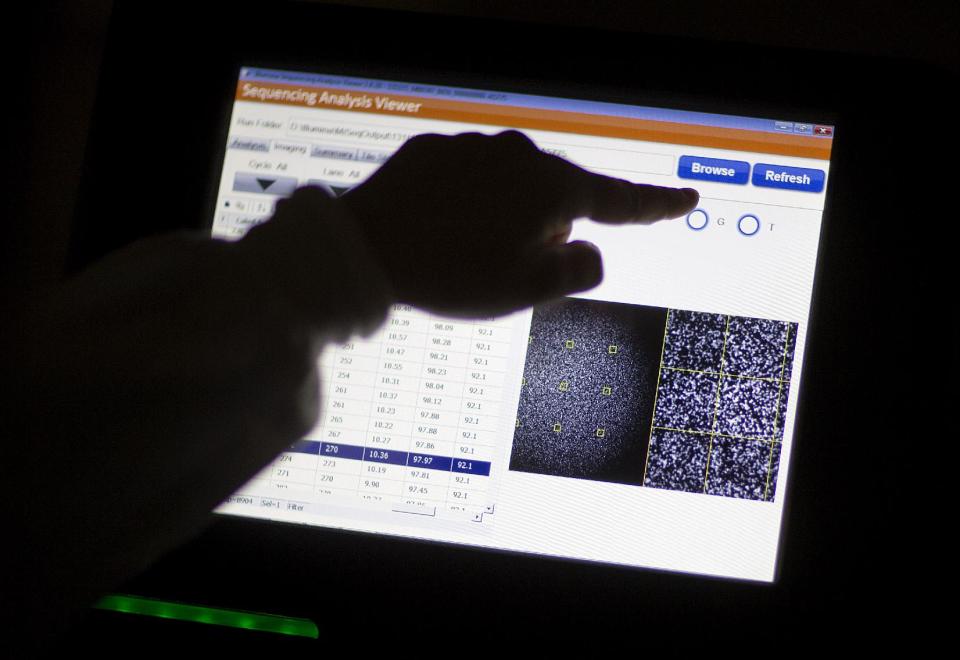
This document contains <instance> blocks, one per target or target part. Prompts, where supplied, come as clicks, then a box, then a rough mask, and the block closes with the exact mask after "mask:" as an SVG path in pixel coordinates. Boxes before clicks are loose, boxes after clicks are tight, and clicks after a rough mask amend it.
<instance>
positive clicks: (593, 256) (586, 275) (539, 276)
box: [529, 241, 603, 301]
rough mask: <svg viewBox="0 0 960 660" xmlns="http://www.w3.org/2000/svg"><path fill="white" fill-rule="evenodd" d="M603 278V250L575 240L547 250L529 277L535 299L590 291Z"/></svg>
mask: <svg viewBox="0 0 960 660" xmlns="http://www.w3.org/2000/svg"><path fill="white" fill-rule="evenodd" d="M602 281H603V261H602V259H601V258H600V250H599V249H597V246H596V245H594V244H593V243H588V242H587V241H573V242H572V243H564V244H563V245H556V246H551V247H547V248H545V249H543V250H542V251H541V252H540V253H539V254H538V256H537V257H536V260H535V262H534V265H533V272H532V274H531V277H530V278H529V283H530V286H531V290H530V291H529V293H530V296H531V298H532V299H533V300H534V301H539V300H548V299H550V298H557V297H560V296H565V295H567V294H570V293H576V292H578V291H586V290H587V289H592V288H593V287H595V286H597V285H598V284H600V282H602Z"/></svg>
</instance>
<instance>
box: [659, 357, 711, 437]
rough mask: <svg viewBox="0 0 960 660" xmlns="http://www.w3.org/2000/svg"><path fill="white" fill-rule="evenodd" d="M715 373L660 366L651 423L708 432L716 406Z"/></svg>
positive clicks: (671, 427)
mask: <svg viewBox="0 0 960 660" xmlns="http://www.w3.org/2000/svg"><path fill="white" fill-rule="evenodd" d="M719 382H720V376H719V375H716V376H714V375H711V374H708V373H691V372H688V371H677V370H673V369H664V370H663V372H662V373H661V374H660V387H659V390H658V394H657V410H656V414H655V415H654V424H655V425H656V426H658V427H661V428H666V429H683V430H686V431H705V432H708V433H709V432H710V429H711V428H712V427H713V418H714V416H715V414H716V410H717V384H718V383H719Z"/></svg>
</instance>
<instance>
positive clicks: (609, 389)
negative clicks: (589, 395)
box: [600, 385, 613, 396]
mask: <svg viewBox="0 0 960 660" xmlns="http://www.w3.org/2000/svg"><path fill="white" fill-rule="evenodd" d="M600 394H602V395H603V396H610V395H611V394H613V388H612V387H610V386H609V385H604V386H603V387H602V388H601V389H600Z"/></svg>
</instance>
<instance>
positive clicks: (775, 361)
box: [723, 316, 787, 378]
mask: <svg viewBox="0 0 960 660" xmlns="http://www.w3.org/2000/svg"><path fill="white" fill-rule="evenodd" d="M729 318H730V323H729V326H728V328H727V337H726V342H725V348H724V360H723V371H724V372H725V373H728V374H737V375H740V376H755V377H758V378H780V373H781V371H782V369H783V360H784V355H785V354H786V342H787V336H786V332H787V324H786V323H783V322H782V321H768V320H767V319H749V318H743V317H740V316H731V317H729Z"/></svg>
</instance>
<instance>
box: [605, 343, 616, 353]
mask: <svg viewBox="0 0 960 660" xmlns="http://www.w3.org/2000/svg"><path fill="white" fill-rule="evenodd" d="M617 349H618V347H617V345H616V344H610V345H609V346H607V353H609V354H610V355H616V353H617Z"/></svg>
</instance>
